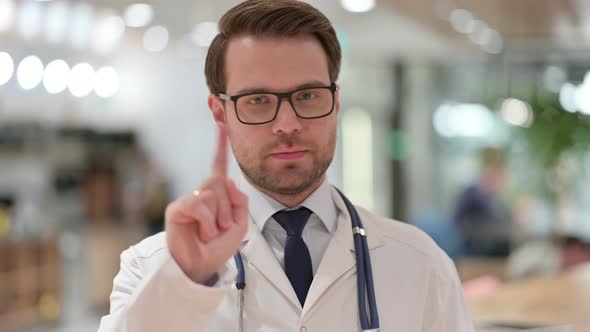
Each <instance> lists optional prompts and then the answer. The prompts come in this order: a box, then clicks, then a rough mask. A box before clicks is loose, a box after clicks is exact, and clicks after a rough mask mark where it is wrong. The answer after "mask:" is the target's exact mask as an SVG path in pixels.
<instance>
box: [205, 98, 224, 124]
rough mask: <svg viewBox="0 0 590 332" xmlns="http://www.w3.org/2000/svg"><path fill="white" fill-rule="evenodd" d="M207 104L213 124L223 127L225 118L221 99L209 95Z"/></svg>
mask: <svg viewBox="0 0 590 332" xmlns="http://www.w3.org/2000/svg"><path fill="white" fill-rule="evenodd" d="M207 104H208V105H209V110H211V113H212V114H213V120H215V123H217V124H222V125H224V124H225V123H226V122H227V119H226V117H225V110H224V107H223V102H222V101H221V99H219V97H217V96H216V95H214V94H210V95H209V98H208V100H207Z"/></svg>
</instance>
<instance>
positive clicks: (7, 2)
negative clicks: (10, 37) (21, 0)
mask: <svg viewBox="0 0 590 332" xmlns="http://www.w3.org/2000/svg"><path fill="white" fill-rule="evenodd" d="M14 12H15V10H14V2H13V1H12V0H0V31H5V30H8V29H9V28H10V26H12V22H13V21H14Z"/></svg>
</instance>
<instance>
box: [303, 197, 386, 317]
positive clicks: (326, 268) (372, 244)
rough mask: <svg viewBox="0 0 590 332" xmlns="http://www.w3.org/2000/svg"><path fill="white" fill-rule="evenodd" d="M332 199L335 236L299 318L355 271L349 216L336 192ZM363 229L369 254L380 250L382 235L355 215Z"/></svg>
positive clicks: (366, 221)
mask: <svg viewBox="0 0 590 332" xmlns="http://www.w3.org/2000/svg"><path fill="white" fill-rule="evenodd" d="M332 198H333V199H334V202H335V203H336V207H337V208H338V210H339V214H338V221H337V226H336V231H335V232H334V236H333V237H332V240H331V241H330V244H329V245H328V248H327V249H326V251H325V252H324V256H323V257H322V260H321V263H320V265H319V267H318V270H317V272H316V274H315V276H314V278H313V282H312V284H311V287H310V289H309V293H308V294H307V298H306V299H305V305H304V307H303V312H302V317H305V316H306V315H308V314H310V313H311V312H312V310H313V309H314V305H315V304H316V303H317V302H318V300H319V299H320V298H321V296H322V295H323V294H324V293H325V292H326V291H327V290H328V288H330V286H332V285H333V284H334V283H335V282H337V281H338V279H339V278H340V277H341V276H342V275H344V274H345V273H346V272H348V271H350V270H351V269H355V268H356V258H355V248H354V239H353V234H352V224H351V220H350V215H349V214H348V211H347V209H346V205H345V204H344V201H343V200H342V198H341V197H340V195H339V194H338V192H337V191H336V190H335V189H333V190H332ZM358 213H359V215H360V218H361V220H362V223H363V226H364V228H365V230H366V231H367V235H368V238H367V239H368V247H369V252H371V251H372V250H373V249H375V248H378V247H380V246H382V245H383V244H384V243H385V242H384V239H383V238H382V236H381V234H379V232H378V231H377V229H375V225H374V221H373V220H371V219H370V218H369V217H370V216H366V215H363V214H362V213H361V211H358Z"/></svg>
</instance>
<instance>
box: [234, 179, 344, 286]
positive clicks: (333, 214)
mask: <svg viewBox="0 0 590 332" xmlns="http://www.w3.org/2000/svg"><path fill="white" fill-rule="evenodd" d="M238 187H239V188H240V190H242V192H244V193H245V194H246V195H247V196H248V199H249V200H248V208H249V212H250V218H252V220H253V221H254V224H255V225H256V226H258V228H259V229H260V231H261V232H262V236H263V237H264V239H265V240H266V242H267V243H268V245H269V246H270V248H271V249H272V251H273V252H274V254H275V256H276V257H277V259H278V261H279V263H280V264H281V266H282V267H283V269H284V268H285V258H284V256H285V255H284V251H285V241H286V240H287V232H286V231H285V230H284V229H283V227H281V225H279V223H278V222H276V220H274V218H273V217H272V216H273V215H274V214H275V213H276V212H278V211H280V210H285V209H287V210H290V209H289V208H287V207H286V206H284V205H283V204H281V203H279V202H278V201H276V200H275V199H273V198H272V197H270V196H268V195H267V194H265V193H263V192H261V191H259V190H258V189H256V188H255V187H254V186H252V185H251V184H250V183H249V182H248V181H247V180H246V179H245V178H244V177H243V176H242V177H241V178H240V180H239V185H238ZM300 206H304V207H306V208H308V209H310V210H311V211H312V212H313V214H312V215H311V216H310V217H309V220H308V221H307V224H306V225H305V228H304V229H303V234H302V235H301V236H302V238H303V241H305V244H306V245H307V248H308V249H309V254H310V256H311V263H312V267H313V273H314V275H315V273H316V271H317V269H318V266H319V265H320V262H321V260H322V257H323V256H324V252H325V251H326V248H327V247H328V244H329V243H330V240H331V239H332V235H333V234H334V231H335V230H336V220H337V218H338V212H339V211H338V208H337V207H336V204H335V203H334V200H333V199H332V193H331V185H330V183H329V181H328V180H327V179H324V180H323V182H322V184H321V185H320V186H319V187H318V188H317V189H316V190H315V191H314V192H313V193H311V194H310V195H309V196H308V197H307V198H306V199H305V200H304V201H303V202H302V203H301V204H300V205H299V206H297V207H295V208H293V209H297V208H298V207H300Z"/></svg>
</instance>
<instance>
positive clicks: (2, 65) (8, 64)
mask: <svg viewBox="0 0 590 332" xmlns="http://www.w3.org/2000/svg"><path fill="white" fill-rule="evenodd" d="M13 73H14V62H13V61H12V57H11V56H10V54H8V53H6V52H0V85H4V84H6V83H7V82H8V81H10V79H11V78H12V74H13Z"/></svg>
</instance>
